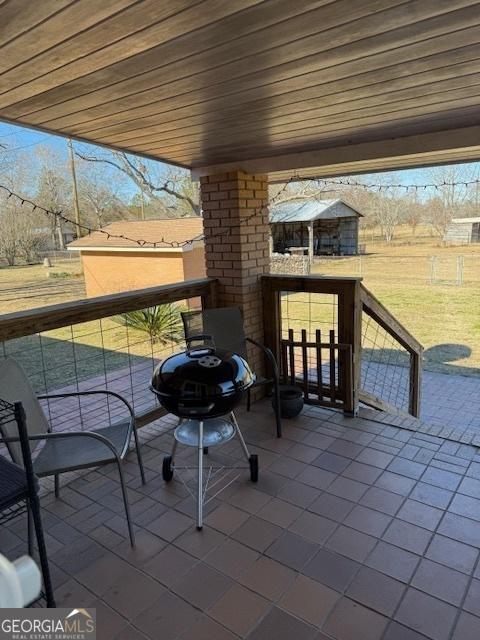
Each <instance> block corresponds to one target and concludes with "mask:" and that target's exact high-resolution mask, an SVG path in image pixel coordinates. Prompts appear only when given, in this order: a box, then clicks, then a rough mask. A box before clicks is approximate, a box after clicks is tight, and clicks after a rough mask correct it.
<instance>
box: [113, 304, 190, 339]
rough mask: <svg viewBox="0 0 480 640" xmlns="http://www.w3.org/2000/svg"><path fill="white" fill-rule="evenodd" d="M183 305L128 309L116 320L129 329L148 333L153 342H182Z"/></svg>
mask: <svg viewBox="0 0 480 640" xmlns="http://www.w3.org/2000/svg"><path fill="white" fill-rule="evenodd" d="M182 311H183V309H182V308H181V307H179V306H178V305H175V304H160V305H157V306H155V307H149V308H148V309H141V310H139V311H128V312H127V313H122V314H121V315H119V316H117V318H116V320H117V322H119V323H120V324H123V325H124V326H127V327H128V328H129V329H135V330H136V331H143V332H144V333H148V335H149V337H150V340H151V341H152V343H156V344H162V345H166V344H169V343H170V342H180V340H181V339H182V337H183V325H182V319H181V316H180V313H181V312H182Z"/></svg>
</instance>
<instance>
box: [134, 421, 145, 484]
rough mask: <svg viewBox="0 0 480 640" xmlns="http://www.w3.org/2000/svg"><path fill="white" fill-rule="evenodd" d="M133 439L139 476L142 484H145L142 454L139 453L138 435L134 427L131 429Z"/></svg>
mask: <svg viewBox="0 0 480 640" xmlns="http://www.w3.org/2000/svg"><path fill="white" fill-rule="evenodd" d="M133 437H134V438H135V449H136V451H137V460H138V466H139V467H140V476H141V478H142V484H147V481H146V480H145V470H144V468H143V458H142V454H141V452H140V443H139V442H138V433H137V429H136V427H134V429H133Z"/></svg>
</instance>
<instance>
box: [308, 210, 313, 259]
mask: <svg viewBox="0 0 480 640" xmlns="http://www.w3.org/2000/svg"><path fill="white" fill-rule="evenodd" d="M308 261H309V262H310V264H312V262H313V220H311V221H310V222H309V223H308Z"/></svg>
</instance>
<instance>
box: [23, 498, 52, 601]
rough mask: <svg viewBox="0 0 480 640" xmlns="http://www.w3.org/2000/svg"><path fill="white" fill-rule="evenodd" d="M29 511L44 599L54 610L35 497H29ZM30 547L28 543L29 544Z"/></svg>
mask: <svg viewBox="0 0 480 640" xmlns="http://www.w3.org/2000/svg"><path fill="white" fill-rule="evenodd" d="M30 511H31V519H32V521H33V524H34V527H35V535H36V538H37V547H38V555H39V556H40V566H41V569H42V577H43V587H44V589H45V597H46V600H47V607H48V608H50V609H52V608H53V609H54V608H55V606H56V605H55V597H54V595H53V587H52V579H51V577H50V568H49V566H48V557H47V547H46V545H45V538H44V535H43V526H42V518H41V515H40V502H39V499H38V496H37V495H34V496H31V497H30V500H29V512H30ZM29 546H30V542H29Z"/></svg>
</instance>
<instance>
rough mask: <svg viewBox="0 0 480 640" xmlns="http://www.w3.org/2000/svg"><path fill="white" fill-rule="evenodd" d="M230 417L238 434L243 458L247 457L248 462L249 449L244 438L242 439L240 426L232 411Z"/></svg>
mask: <svg viewBox="0 0 480 640" xmlns="http://www.w3.org/2000/svg"><path fill="white" fill-rule="evenodd" d="M230 417H231V418H232V422H233V424H234V426H235V432H236V434H237V436H238V439H239V440H240V444H241V446H242V449H243V453H244V454H245V458H246V459H247V462H250V451H249V450H248V447H247V445H246V443H245V440H244V439H243V436H242V432H241V431H240V427H239V426H238V422H237V419H236V417H235V414H234V413H233V411H232V413H231V414H230Z"/></svg>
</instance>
